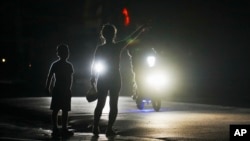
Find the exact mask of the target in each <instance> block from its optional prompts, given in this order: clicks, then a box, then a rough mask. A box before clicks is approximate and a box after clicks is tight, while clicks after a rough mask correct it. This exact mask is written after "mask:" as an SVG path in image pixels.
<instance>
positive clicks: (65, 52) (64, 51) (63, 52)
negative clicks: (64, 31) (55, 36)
mask: <svg viewBox="0 0 250 141" xmlns="http://www.w3.org/2000/svg"><path fill="white" fill-rule="evenodd" d="M56 51H57V56H58V57H60V59H64V60H66V59H68V57H69V47H68V45H66V44H59V45H58V46H57V49H56Z"/></svg>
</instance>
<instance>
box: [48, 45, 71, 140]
mask: <svg viewBox="0 0 250 141" xmlns="http://www.w3.org/2000/svg"><path fill="white" fill-rule="evenodd" d="M57 56H58V58H59V59H58V60H56V61H55V62H53V63H52V64H51V67H50V70H49V73H48V77H47V81H46V90H47V91H48V92H49V93H50V86H51V79H52V78H53V77H54V79H55V85H54V87H53V90H52V100H51V105H50V109H51V110H52V124H53V132H52V136H58V135H59V129H58V112H59V110H62V135H63V136H70V135H73V132H72V131H69V130H68V128H67V125H68V112H69V111H70V110H71V86H72V80H73V73H74V69H73V65H72V64H71V63H70V62H69V61H68V58H69V48H68V45H66V44H60V45H58V46H57Z"/></svg>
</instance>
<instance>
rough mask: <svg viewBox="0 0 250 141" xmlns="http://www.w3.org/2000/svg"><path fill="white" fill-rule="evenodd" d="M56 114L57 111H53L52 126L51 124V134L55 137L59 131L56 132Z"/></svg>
mask: <svg viewBox="0 0 250 141" xmlns="http://www.w3.org/2000/svg"><path fill="white" fill-rule="evenodd" d="M58 112H59V109H56V110H53V111H52V117H51V118H52V124H53V132H52V135H53V136H56V135H58V134H59V130H58Z"/></svg>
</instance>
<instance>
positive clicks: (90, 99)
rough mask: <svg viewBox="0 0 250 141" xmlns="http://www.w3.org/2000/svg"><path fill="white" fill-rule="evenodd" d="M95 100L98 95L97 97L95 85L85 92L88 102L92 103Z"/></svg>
mask: <svg viewBox="0 0 250 141" xmlns="http://www.w3.org/2000/svg"><path fill="white" fill-rule="evenodd" d="M97 98H98V95H97V89H96V85H95V84H92V86H91V88H90V89H89V90H88V92H87V95H86V99H87V101H88V102H93V101H95V100H97Z"/></svg>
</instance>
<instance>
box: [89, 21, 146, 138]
mask: <svg viewBox="0 0 250 141" xmlns="http://www.w3.org/2000/svg"><path fill="white" fill-rule="evenodd" d="M142 31H144V28H143V27H142V26H140V27H139V28H137V30H135V32H133V33H132V34H131V35H130V36H129V37H128V38H126V39H125V40H122V41H119V42H116V41H115V38H116V34H117V29H116V27H115V26H114V25H112V24H105V25H103V27H102V29H101V32H100V35H101V39H103V41H104V42H103V44H102V45H100V46H98V47H97V48H96V50H95V53H94V61H93V64H92V74H91V75H92V77H91V83H92V84H93V83H95V82H96V79H97V78H98V81H97V91H98V100H97V105H96V108H95V111H94V125H93V131H92V132H93V134H94V135H95V136H98V134H99V132H100V131H99V121H100V117H101V115H102V110H103V108H104V106H105V102H106V98H107V94H108V92H109V97H110V103H109V105H110V112H109V121H108V127H107V129H106V136H114V135H116V134H117V133H116V132H115V131H114V130H113V129H112V127H113V124H114V122H115V120H116V117H117V113H118V97H119V91H120V88H121V77H120V71H119V66H120V57H121V52H122V50H123V49H125V48H126V47H127V46H128V45H129V44H130V43H131V42H132V41H133V40H135V39H136V38H137V37H138V36H139V35H140V33H142ZM96 66H97V68H98V67H99V70H96V69H95V68H96ZM100 69H101V70H100Z"/></svg>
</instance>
